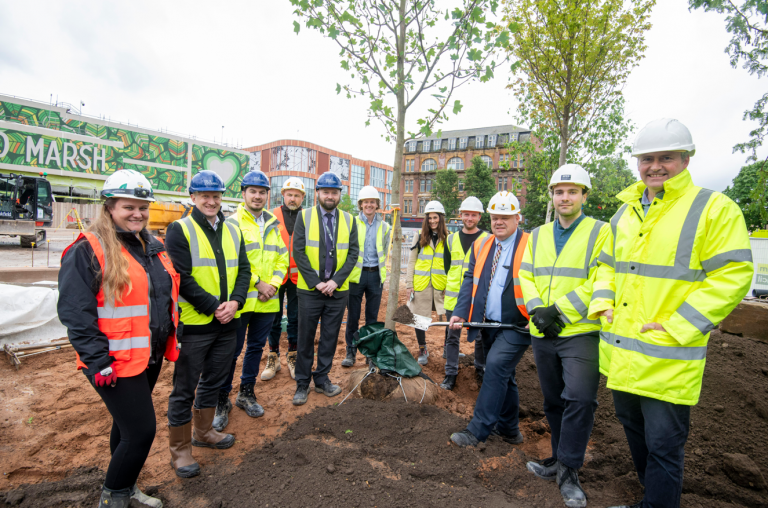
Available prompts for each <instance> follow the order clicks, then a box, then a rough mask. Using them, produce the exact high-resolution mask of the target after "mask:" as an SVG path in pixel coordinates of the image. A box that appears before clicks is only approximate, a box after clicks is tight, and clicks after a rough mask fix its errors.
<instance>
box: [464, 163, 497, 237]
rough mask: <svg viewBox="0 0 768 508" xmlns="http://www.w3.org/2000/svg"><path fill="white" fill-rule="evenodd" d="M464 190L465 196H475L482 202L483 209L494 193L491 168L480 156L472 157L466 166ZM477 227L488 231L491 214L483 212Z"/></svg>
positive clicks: (494, 187)
mask: <svg viewBox="0 0 768 508" xmlns="http://www.w3.org/2000/svg"><path fill="white" fill-rule="evenodd" d="M464 191H465V192H466V194H467V196H475V197H476V198H477V199H479V200H480V202H481V203H482V204H483V209H487V208H488V202H489V201H490V200H491V198H492V197H493V195H494V194H496V182H495V180H494V179H493V170H492V169H491V168H489V167H488V165H487V164H486V163H485V162H483V159H481V158H480V157H473V158H472V165H471V166H469V168H467V171H466V173H465V174H464ZM477 227H479V228H480V229H484V230H486V231H490V229H491V216H490V215H489V214H488V213H483V215H482V217H481V219H480V222H479V223H478V226H477Z"/></svg>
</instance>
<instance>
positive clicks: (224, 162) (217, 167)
mask: <svg viewBox="0 0 768 508" xmlns="http://www.w3.org/2000/svg"><path fill="white" fill-rule="evenodd" d="M203 169H210V170H211V171H213V172H215V173H216V174H217V175H219V176H220V177H221V179H222V180H224V186H225V187H229V184H231V183H232V182H233V181H234V180H235V178H237V175H238V174H240V161H239V160H238V159H237V157H235V156H234V155H227V156H225V157H219V156H218V155H216V154H215V153H208V154H206V155H205V157H203Z"/></svg>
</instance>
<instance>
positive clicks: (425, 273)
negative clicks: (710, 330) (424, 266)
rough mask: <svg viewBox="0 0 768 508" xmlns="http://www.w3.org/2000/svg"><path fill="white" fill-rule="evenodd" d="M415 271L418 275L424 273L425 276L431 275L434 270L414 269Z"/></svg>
mask: <svg viewBox="0 0 768 508" xmlns="http://www.w3.org/2000/svg"><path fill="white" fill-rule="evenodd" d="M413 273H414V274H416V275H423V276H424V277H429V275H430V273H432V272H430V271H425V270H414V271H413Z"/></svg>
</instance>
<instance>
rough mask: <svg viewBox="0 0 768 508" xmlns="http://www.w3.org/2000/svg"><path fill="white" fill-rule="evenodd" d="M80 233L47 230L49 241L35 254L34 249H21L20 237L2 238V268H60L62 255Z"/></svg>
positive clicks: (39, 247) (0, 244)
mask: <svg viewBox="0 0 768 508" xmlns="http://www.w3.org/2000/svg"><path fill="white" fill-rule="evenodd" d="M78 233H79V231H77V230H76V229H65V228H61V229H55V228H47V229H46V236H47V240H48V241H46V243H45V245H41V246H38V247H36V248H35V252H34V254H33V253H32V249H26V248H22V247H21V244H20V240H19V237H18V236H17V237H15V238H12V237H10V236H0V268H10V267H16V266H19V267H21V266H25V267H31V266H35V267H43V266H59V265H60V264H61V263H60V261H61V253H62V252H64V249H66V248H67V246H68V245H69V244H70V243H72V242H73V241H74V240H75V239H76V238H77V235H78ZM33 262H34V265H33V264H32V263H33Z"/></svg>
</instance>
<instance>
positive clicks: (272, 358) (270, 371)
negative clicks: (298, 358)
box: [261, 352, 290, 381]
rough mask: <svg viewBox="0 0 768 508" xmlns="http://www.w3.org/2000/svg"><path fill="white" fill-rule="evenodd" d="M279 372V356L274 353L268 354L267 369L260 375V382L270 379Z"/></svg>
mask: <svg viewBox="0 0 768 508" xmlns="http://www.w3.org/2000/svg"><path fill="white" fill-rule="evenodd" d="M289 354H290V353H289ZM279 370H280V356H279V355H278V354H277V353H274V352H271V353H269V356H267V367H266V368H265V369H264V372H262V373H261V380H262V381H267V380H269V379H272V378H273V377H275V374H277V372H278V371H279Z"/></svg>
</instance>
